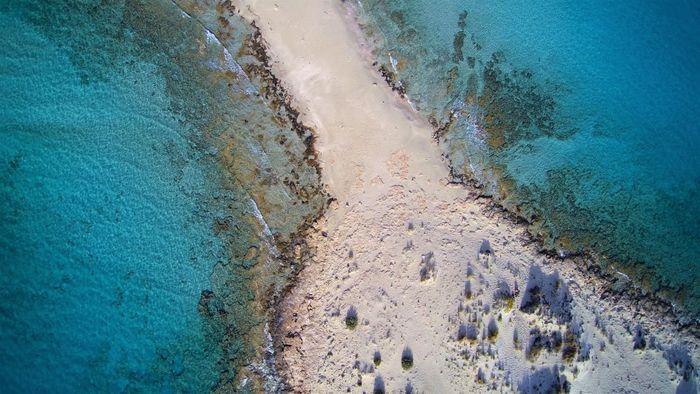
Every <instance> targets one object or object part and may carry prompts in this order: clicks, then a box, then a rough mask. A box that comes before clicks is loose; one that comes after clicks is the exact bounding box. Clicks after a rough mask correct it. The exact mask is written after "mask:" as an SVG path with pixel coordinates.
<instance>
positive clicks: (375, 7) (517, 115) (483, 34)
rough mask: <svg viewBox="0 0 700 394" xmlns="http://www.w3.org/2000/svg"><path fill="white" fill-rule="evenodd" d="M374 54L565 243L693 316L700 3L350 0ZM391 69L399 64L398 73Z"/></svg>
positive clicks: (490, 175) (453, 152)
mask: <svg viewBox="0 0 700 394" xmlns="http://www.w3.org/2000/svg"><path fill="white" fill-rule="evenodd" d="M357 8H358V10H359V14H360V20H361V23H363V25H364V31H365V32H366V33H367V34H368V37H369V38H370V39H371V40H372V41H373V44H374V46H375V48H376V55H377V57H378V59H379V60H380V63H381V64H382V65H383V67H384V69H385V70H386V71H387V75H389V78H390V79H391V78H394V80H393V81H392V83H394V85H395V86H399V85H401V87H400V88H399V89H405V90H406V92H407V95H408V97H409V99H410V100H411V102H412V103H413V104H414V106H415V107H416V108H417V109H418V110H419V111H421V112H422V113H423V114H424V115H425V116H426V117H428V118H429V119H430V120H431V122H432V123H433V124H434V125H435V126H436V128H440V132H439V142H440V144H441V146H442V148H443V150H444V152H445V154H446V155H447V156H448V157H449V159H450V161H451V163H452V166H453V168H454V172H455V176H457V177H466V178H475V179H477V180H478V181H479V182H480V183H482V184H483V185H484V186H485V190H486V191H487V192H488V193H489V194H492V195H494V196H496V197H497V198H498V199H499V200H500V201H501V202H502V203H503V204H504V205H505V206H506V207H508V208H510V209H511V210H513V211H515V212H518V213H519V214H520V215H521V216H523V217H524V218H526V219H527V220H529V221H530V222H531V223H532V230H533V232H535V233H537V234H539V235H541V236H542V237H543V238H544V241H545V245H546V246H547V247H549V248H551V249H552V250H556V251H559V252H561V253H576V252H581V251H590V252H592V253H594V254H595V255H596V256H597V257H598V259H599V261H601V262H602V263H603V264H604V265H611V266H614V267H615V268H618V269H622V270H623V271H624V272H627V273H630V274H632V275H633V276H634V277H635V278H636V279H637V280H638V281H640V282H641V283H643V284H644V285H645V286H646V288H648V289H652V290H655V291H660V292H661V293H663V294H665V295H667V296H670V297H671V298H672V299H673V300H675V302H676V303H677V304H678V305H679V306H681V307H682V309H684V310H685V311H686V312H689V315H690V316H693V317H695V318H696V319H697V318H698V316H700V259H699V258H700V204H698V197H699V194H700V193H699V191H700V187H699V185H700V156H699V155H698V154H697V152H698V151H699V149H700V127H699V126H698V124H699V123H700V107H698V105H697V98H696V94H697V92H698V91H699V89H700V74H698V70H700V34H699V33H700V31H699V30H698V26H697V23H695V21H696V20H697V19H698V17H700V8H698V7H697V5H696V4H694V3H693V2H675V3H674V4H673V5H670V4H668V3H666V2H660V1H649V2H644V3H639V2H608V1H587V2H580V1H568V0H556V1H541V2H535V3H533V2H525V1H508V2H504V3H498V4H495V3H493V2H478V1H452V0H448V1H443V2H441V3H440V6H436V4H435V2H431V1H417V0H414V1H394V2H383V1H375V0H366V1H362V2H359V1H358V2H357ZM392 75H393V77H392Z"/></svg>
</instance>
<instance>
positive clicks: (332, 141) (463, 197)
mask: <svg viewBox="0 0 700 394" xmlns="http://www.w3.org/2000/svg"><path fill="white" fill-rule="evenodd" d="M241 3H242V4H241ZM234 4H236V5H237V7H238V8H239V9H240V10H241V12H242V14H244V15H245V16H246V17H248V18H250V19H253V20H255V21H256V22H257V24H258V26H259V27H260V28H261V31H262V34H263V36H264V38H265V40H266V41H267V42H268V44H269V47H270V54H271V56H272V58H273V59H274V60H275V64H274V68H275V73H276V74H277V76H278V77H280V79H281V80H282V81H283V82H284V84H285V86H286V87H287V88H288V90H289V91H290V92H291V94H292V95H293V96H294V98H295V100H296V102H295V105H296V106H297V108H298V109H299V110H300V111H301V113H302V119H303V121H304V122H305V123H306V124H308V125H310V126H312V127H313V128H314V129H315V130H316V132H317V136H318V142H317V146H316V147H317V150H318V152H319V155H320V157H319V160H320V162H321V165H322V169H323V177H324V182H325V183H326V184H327V185H328V189H329V192H330V193H331V194H332V195H333V196H334V197H335V198H336V199H337V203H334V204H333V205H332V206H331V208H330V209H329V211H328V212H327V214H326V216H325V218H324V219H323V220H321V222H320V223H319V224H318V231H316V232H315V233H314V234H313V235H312V236H311V237H310V239H309V242H310V244H311V245H312V246H313V247H314V248H315V249H316V253H315V256H314V258H313V260H312V261H311V262H310V263H309V264H308V266H307V267H306V268H305V269H304V271H303V272H302V273H301V275H300V277H299V278H298V284H297V285H296V287H295V288H294V289H293V290H292V291H291V293H290V294H289V296H288V297H287V298H286V299H285V300H284V302H283V304H282V305H281V308H282V327H281V330H280V334H281V335H283V337H282V339H281V341H282V342H283V343H284V345H285V346H284V349H280V352H279V354H278V362H279V365H280V367H281V368H282V370H283V377H284V378H285V379H286V380H287V382H288V383H289V384H290V385H291V388H292V389H294V390H295V391H304V392H309V391H313V392H339V391H346V390H349V391H352V392H363V391H364V392H368V391H371V390H372V389H373V386H374V383H375V379H377V378H378V377H381V379H382V380H383V382H384V384H385V387H386V390H387V391H391V392H400V391H405V390H406V386H407V384H410V385H411V386H412V388H413V389H414V390H415V391H416V392H470V391H471V392H473V391H485V390H487V388H489V387H492V386H493V387H497V388H498V389H499V390H501V389H502V390H505V391H510V390H513V389H516V388H517V387H519V385H521V382H522V380H523V379H524V378H525V377H526V376H527V375H528V374H530V373H533V372H534V371H535V370H537V369H540V368H550V369H551V367H552V366H555V365H558V364H564V365H565V368H564V371H563V372H562V374H563V375H564V376H566V378H567V380H568V381H569V382H570V383H571V385H572V390H573V392H579V390H581V391H583V392H607V391H620V390H626V389H629V390H631V389H634V390H637V391H640V392H674V391H675V389H676V387H677V385H678V384H679V382H680V377H679V376H678V374H676V373H675V372H673V371H671V370H670V369H669V367H668V364H667V361H666V360H665V359H664V358H663V354H662V351H661V350H658V349H649V348H648V349H646V350H644V351H642V350H636V351H633V350H632V335H631V334H629V333H628V332H627V330H625V329H624V328H623V327H624V326H625V325H632V326H634V325H636V324H638V323H640V324H642V325H643V326H644V327H649V330H651V331H654V334H655V335H656V336H658V340H657V341H656V342H657V343H658V344H661V345H668V344H669V343H670V342H671V339H670V338H671V336H672V335H673V333H674V330H673V329H672V328H667V329H665V330H663V329H660V328H658V326H659V324H660V322H659V321H657V320H654V319H658V317H656V315H653V316H654V318H653V319H651V318H646V317H644V316H642V315H641V314H637V313H636V312H635V311H634V310H633V308H631V307H630V306H629V305H618V306H615V305H607V304H606V303H604V302H603V301H601V300H600V299H599V297H598V295H599V294H600V293H601V292H602V287H601V286H602V285H601V284H600V283H599V281H594V280H592V279H590V278H588V277H586V276H584V275H582V274H580V273H579V272H578V271H577V270H575V269H572V268H571V267H570V265H571V264H572V263H571V262H559V261H552V260H551V259H548V258H546V257H543V256H541V255H538V254H537V252H536V250H535V249H534V246H533V245H529V246H528V245H527V242H526V241H527V237H526V236H525V234H524V231H523V230H522V229H521V228H519V227H517V226H516V225H514V224H512V223H510V222H509V221H508V220H506V219H504V218H503V216H502V215H500V214H497V213H489V211H488V210H486V208H485V204H484V202H483V201H480V200H477V199H475V196H476V195H477V193H476V192H474V191H471V190H469V189H467V188H464V187H462V186H455V185H449V184H448V182H447V179H448V169H447V167H446V165H445V163H444V162H443V161H442V159H441V157H440V153H439V149H438V147H437V146H436V144H435V142H434V141H433V140H432V138H431V135H432V131H431V130H430V127H429V126H428V124H427V123H426V122H424V121H422V120H421V119H419V117H418V116H417V115H416V114H414V113H413V112H411V110H410V107H409V106H408V105H407V104H406V103H405V102H403V101H402V100H401V99H400V98H399V97H398V96H397V95H396V94H395V93H393V92H392V91H391V90H390V89H389V88H388V87H387V86H386V84H385V83H384V81H383V80H382V79H381V77H380V76H379V75H378V73H376V72H374V71H372V70H371V68H370V66H369V60H368V59H369V58H368V51H367V50H366V48H363V47H362V46H361V44H360V43H359V42H360V40H358V34H356V32H355V31H354V30H353V28H354V27H353V24H352V18H351V16H350V15H348V14H347V10H346V9H345V8H343V6H341V5H340V4H339V2H337V1H330V0H326V1H324V0H305V1H282V0H279V1H277V2H275V1H270V0H265V1H262V0H261V1H256V0H240V1H234ZM409 223H412V225H413V229H412V230H411V229H409V228H408V226H409ZM485 239H486V240H489V241H490V243H491V246H492V248H493V254H492V255H487V254H481V255H480V254H479V249H480V247H481V245H482V241H483V240H485ZM409 242H412V245H413V246H412V247H407V243H409ZM429 252H432V253H433V255H434V257H433V259H432V261H434V263H435V266H436V269H435V273H434V276H433V277H431V278H430V279H428V280H425V281H421V280H420V270H421V256H422V255H423V254H427V253H429ZM351 253H352V257H350V254H351ZM533 264H537V265H539V266H542V269H543V270H544V271H545V272H554V271H559V273H560V276H561V278H562V280H561V282H559V283H560V285H561V286H563V287H564V288H568V289H569V292H570V295H571V297H572V300H571V305H572V309H573V314H574V320H575V321H580V322H581V327H582V331H583V334H582V335H581V339H580V341H581V343H589V344H590V345H591V350H590V358H589V359H588V360H585V361H580V362H570V363H565V362H563V361H562V356H561V351H553V352H551V353H549V352H547V351H544V350H543V351H542V353H541V355H540V356H539V357H538V358H536V360H535V361H534V362H531V361H528V360H527V359H526V357H525V353H524V350H523V349H524V347H526V344H527V342H528V337H529V331H530V329H532V328H533V327H541V328H542V330H545V329H547V328H549V329H552V330H560V331H561V332H562V333H564V331H565V330H566V329H567V327H571V326H576V324H574V323H569V324H568V325H567V324H562V325H558V324H556V323H555V322H554V321H553V320H552V319H550V318H547V317H546V316H545V315H544V314H538V313H533V314H527V313H523V312H521V311H519V310H518V307H519V306H520V304H521V302H522V297H523V295H524V293H525V289H526V285H527V281H528V273H529V271H530V269H531V267H532V266H533ZM469 265H470V266H471V267H472V270H473V274H472V276H471V277H468V266H469ZM567 265H569V267H567ZM467 280H469V281H470V282H471V286H472V290H473V293H474V294H473V296H472V297H471V299H467V298H466V297H465V295H464V288H465V281H467ZM499 281H504V282H505V283H507V284H508V285H509V287H510V289H511V290H513V283H515V282H517V283H518V286H519V290H520V292H519V294H518V295H517V296H516V297H515V300H514V305H515V308H514V309H509V308H507V307H505V308H497V307H492V308H490V311H486V310H485V308H484V307H483V306H482V305H491V303H492V302H493V294H494V291H495V289H496V286H497V283H498V282H499ZM460 305H462V307H463V308H467V307H468V308H470V310H471V313H468V312H466V311H464V310H461V311H460V309H463V308H460ZM351 306H352V307H355V308H356V309H357V312H358V316H359V324H358V326H357V328H355V329H354V330H350V329H348V328H347V327H346V325H345V316H346V312H347V310H348V308H350V307H351ZM499 313H500V315H501V320H500V321H498V320H497V317H498V315H499ZM595 313H598V314H599V315H600V316H602V318H601V320H602V321H604V322H605V324H606V325H607V327H608V328H607V332H612V333H613V334H612V337H613V340H614V342H613V343H611V342H610V341H609V340H608V339H607V338H606V334H605V333H604V332H603V331H602V330H601V329H600V328H597V327H596V326H595V324H594V314H595ZM650 316H651V315H650ZM492 318H493V319H494V320H496V325H497V326H498V330H499V332H498V335H497V337H496V338H495V339H493V343H492V342H490V341H489V340H487V339H485V338H482V332H483V330H484V328H485V326H486V325H487V324H488V322H489V321H490V320H491V319H492ZM475 319H476V320H477V321H473V320H475ZM460 324H474V325H475V326H476V327H478V334H479V339H477V340H475V341H471V342H470V341H468V340H466V339H464V340H461V341H460V340H457V333H458V328H459V326H460ZM514 330H518V332H519V338H520V341H521V346H520V347H519V348H518V347H516V346H514V341H513V331H514ZM646 339H647V341H649V336H648V335H647V338H646ZM686 342H687V343H688V344H689V346H692V347H691V350H690V352H691V354H693V355H694V356H695V358H696V362H697V358H698V357H697V354H698V351H697V344H696V342H695V339H694V338H686ZM601 343H604V345H605V349H604V350H601V346H602V345H601ZM406 346H408V347H410V348H411V350H412V351H413V355H414V366H413V367H412V368H411V369H409V370H404V369H403V368H402V367H401V361H400V359H401V352H402V350H403V349H404V347H406ZM480 347H481V348H482V351H478V349H479V348H480ZM489 347H490V348H491V350H490V351H489ZM375 351H379V352H380V353H381V358H382V362H381V364H380V365H379V367H377V368H373V363H372V356H373V354H374V352H375ZM489 353H491V354H489ZM465 354H467V356H466V357H465V356H464V355H465ZM358 365H359V368H358ZM479 368H481V370H482V371H483V373H484V380H485V383H481V382H477V374H478V371H479ZM361 370H364V371H361ZM358 381H359V382H360V383H359V384H358ZM509 382H510V383H511V385H510V386H506V384H507V383H509Z"/></svg>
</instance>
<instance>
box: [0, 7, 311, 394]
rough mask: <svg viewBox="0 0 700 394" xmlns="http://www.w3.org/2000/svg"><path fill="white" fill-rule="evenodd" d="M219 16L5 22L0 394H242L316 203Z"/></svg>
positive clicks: (112, 11)
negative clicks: (242, 370)
mask: <svg viewBox="0 0 700 394" xmlns="http://www.w3.org/2000/svg"><path fill="white" fill-rule="evenodd" d="M180 7H182V8H183V9H187V10H188V11H189V12H188V13H185V12H184V11H183V10H181V9H180ZM225 11H226V10H225V9H223V8H222V7H218V8H217V7H216V4H215V3H211V4H206V5H205V4H200V6H199V7H197V8H195V7H193V4H191V3H190V2H187V1H182V2H180V5H179V6H178V5H177V4H175V3H173V2H170V1H143V2H142V1H116V2H110V3H108V4H105V3H104V2H98V1H72V0H66V1H43V2H42V1H13V2H4V3H3V4H0V30H1V32H2V35H3V37H5V40H3V44H2V46H0V93H1V94H0V135H1V136H2V141H3V143H2V144H0V186H1V188H0V191H1V194H2V198H1V199H0V215H1V216H0V327H2V336H1V337H0V382H1V383H2V385H3V388H2V391H3V392H27V391H29V392H37V391H45V392H48V391H50V392H76V391H86V390H87V391H95V390H99V391H124V390H128V391H178V392H182V391H188V392H193V391H194V392H201V391H207V390H209V389H212V388H217V387H218V388H219V389H224V390H230V389H232V387H235V386H236V385H237V384H238V381H237V378H238V376H239V374H238V369H239V367H240V366H241V365H242V364H243V363H245V362H247V361H248V360H249V359H250V357H251V356H252V355H254V353H255V349H254V346H256V345H259V343H260V341H262V333H261V330H262V322H264V318H265V315H264V312H263V314H261V312H260V309H259V306H258V303H261V304H262V306H263V307H264V306H265V302H266V301H265V300H264V299H263V298H262V297H261V294H259V292H256V289H263V291H264V290H265V289H267V288H268V287H270V286H272V287H271V288H272V289H274V286H278V285H280V284H281V283H282V282H283V280H284V278H285V275H286V273H287V272H288V269H287V268H286V267H285V266H284V265H283V264H281V261H282V254H283V253H284V252H285V251H284V250H281V249H278V247H284V245H286V244H287V243H289V242H291V241H292V240H293V236H294V233H295V232H296V231H297V230H298V228H299V227H300V226H301V225H302V224H303V223H304V222H305V221H307V220H309V219H310V218H311V217H313V216H314V215H316V214H317V213H318V211H319V209H320V208H321V205H322V203H323V196H322V193H321V192H320V191H319V190H320V189H319V186H318V185H319V178H318V172H317V168H316V167H315V165H314V164H313V163H312V162H310V161H309V160H307V157H306V154H307V153H308V152H307V149H308V144H305V141H304V139H306V138H308V136H306V135H304V131H303V130H302V131H299V130H298V128H297V129H295V127H294V126H293V125H291V123H290V120H289V118H286V117H285V114H284V113H283V111H284V110H283V109H280V108H274V105H272V104H271V101H270V100H269V99H264V98H261V94H260V92H261V90H260V87H259V86H260V85H259V84H258V83H257V82H256V81H255V80H251V79H250V78H249V76H248V75H247V74H246V73H245V72H244V70H243V69H242V67H248V68H250V69H253V68H254V67H257V66H259V63H257V62H258V60H257V59H256V58H255V56H253V55H252V49H251V48H250V43H249V42H248V41H247V40H249V39H250V37H252V35H253V33H254V30H253V29H252V28H251V27H250V26H248V25H247V24H245V23H244V22H243V21H242V20H241V19H239V18H237V17H236V16H235V15H233V14H231V13H226V16H225V17H223V18H220V19H219V18H218V16H219V15H221V14H223V13H224V12H225ZM210 20H218V21H219V23H220V24H221V26H220V28H219V29H218V30H215V33H217V34H216V35H215V34H213V33H212V32H211V31H207V30H205V28H204V25H206V24H207V23H208V21H210ZM217 36H218V37H221V40H220V39H219V38H218V37H217ZM263 92H265V95H266V96H267V90H263ZM273 104H274V103H273ZM252 281H255V283H256V285H255V287H253V286H251V283H252Z"/></svg>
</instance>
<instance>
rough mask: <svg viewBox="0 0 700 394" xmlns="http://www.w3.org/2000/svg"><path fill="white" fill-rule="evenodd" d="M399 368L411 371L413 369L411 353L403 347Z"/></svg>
mask: <svg viewBox="0 0 700 394" xmlns="http://www.w3.org/2000/svg"><path fill="white" fill-rule="evenodd" d="M401 367H402V368H403V369H411V367H413V352H412V351H411V349H410V348H408V347H405V348H404V349H403V352H402V353H401Z"/></svg>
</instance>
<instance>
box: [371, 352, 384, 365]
mask: <svg viewBox="0 0 700 394" xmlns="http://www.w3.org/2000/svg"><path fill="white" fill-rule="evenodd" d="M372 361H374V365H375V366H377V367H378V366H379V364H381V363H382V355H381V353H379V351H376V352H374V357H373V358H372Z"/></svg>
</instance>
